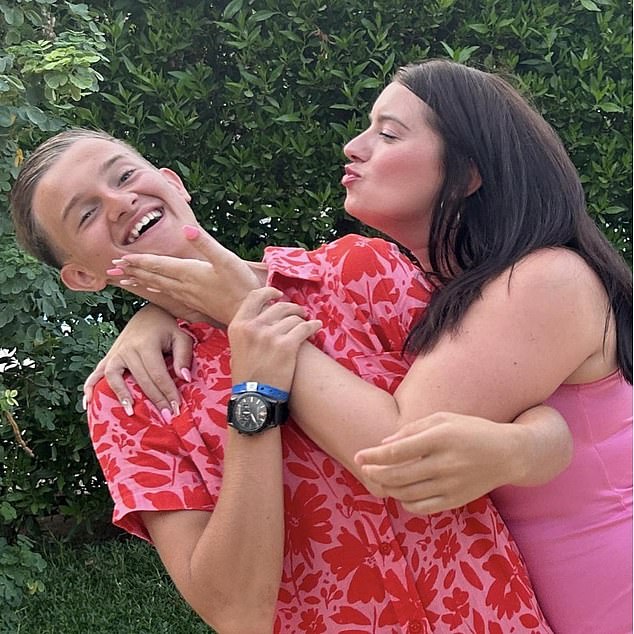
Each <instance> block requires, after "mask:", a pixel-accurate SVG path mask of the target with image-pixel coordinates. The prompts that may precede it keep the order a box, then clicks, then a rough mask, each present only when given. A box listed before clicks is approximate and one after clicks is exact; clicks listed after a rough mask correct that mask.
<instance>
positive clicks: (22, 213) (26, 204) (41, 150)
mask: <svg viewBox="0 0 634 634" xmlns="http://www.w3.org/2000/svg"><path fill="white" fill-rule="evenodd" d="M84 139H100V140H103V141H110V142H112V143H117V144H118V145H122V146H123V147H125V148H127V149H128V150H129V151H130V152H133V153H134V154H136V155H137V156H139V157H141V158H143V157H142V156H141V154H139V152H138V151H137V150H136V149H134V148H133V147H132V146H130V145H128V144H127V143H126V142H125V141H121V140H120V139H117V138H116V137H113V136H112V135H110V134H108V133H107V132H104V131H103V130H90V129H87V128H73V129H71V130H66V131H64V132H60V133H59V134H56V135H55V136H52V137H51V138H49V139H47V140H46V141H44V143H42V144H41V145H39V146H38V147H37V148H36V149H35V150H34V151H33V152H32V153H31V154H30V156H29V157H28V158H27V160H26V161H25V162H24V165H23V166H22V169H21V170H20V172H19V174H18V177H17V179H16V181H15V184H14V185H13V187H12V188H11V194H10V198H9V202H10V208H11V219H12V220H13V226H14V227H15V234H16V237H17V240H18V243H19V244H20V246H21V247H22V248H23V249H24V250H25V251H27V252H28V253H30V254H31V255H32V256H34V257H36V258H37V259H38V260H40V261H42V262H44V263H45V264H48V265H50V266H53V267H55V268H56V269H61V268H62V266H63V264H64V261H63V254H61V253H59V251H58V249H57V248H56V246H55V245H54V244H53V243H52V242H51V240H50V239H49V237H48V236H47V235H46V233H45V231H44V229H42V227H41V226H40V225H39V224H38V222H37V220H36V218H35V216H34V214H33V194H34V192H35V188H36V187H37V185H38V183H39V182H40V180H41V179H42V177H43V176H44V175H45V174H46V173H47V172H48V170H49V169H51V167H52V166H53V165H54V164H55V163H56V162H57V160H58V159H59V158H60V156H61V155H62V154H63V153H64V152H66V150H68V148H69V147H71V146H72V145H73V144H74V143H77V141H82V140H84ZM143 160H145V159H144V158H143Z"/></svg>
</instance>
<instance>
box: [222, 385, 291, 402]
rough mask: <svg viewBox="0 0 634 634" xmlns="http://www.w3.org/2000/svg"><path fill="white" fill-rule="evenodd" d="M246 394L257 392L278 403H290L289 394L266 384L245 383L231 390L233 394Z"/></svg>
mask: <svg viewBox="0 0 634 634" xmlns="http://www.w3.org/2000/svg"><path fill="white" fill-rule="evenodd" d="M244 392H257V393H258V394H262V395H264V396H268V397H269V398H272V399H275V400H276V401H288V392H285V391H284V390H280V389H278V388H276V387H273V386H271V385H266V383H257V382H256V381H245V382H244V383H238V384H237V385H234V386H233V387H232V388H231V393H232V394H243V393H244Z"/></svg>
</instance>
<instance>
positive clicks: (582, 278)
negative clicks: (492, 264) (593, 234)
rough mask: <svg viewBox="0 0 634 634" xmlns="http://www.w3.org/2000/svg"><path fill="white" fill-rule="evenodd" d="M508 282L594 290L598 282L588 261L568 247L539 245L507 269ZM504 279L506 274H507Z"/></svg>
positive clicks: (543, 286) (515, 284) (596, 289)
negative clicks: (535, 249) (540, 246)
mask: <svg viewBox="0 0 634 634" xmlns="http://www.w3.org/2000/svg"><path fill="white" fill-rule="evenodd" d="M508 273H509V275H510V285H511V287H513V286H522V285H529V286H533V285H535V286H538V287H541V288H544V289H548V288H554V289H558V288H561V287H562V285H563V286H565V287H570V288H573V289H576V290H582V289H586V290H587V291H589V292H596V291H598V290H601V289H602V285H601V282H600V280H599V278H598V277H597V275H596V273H595V272H594V271H593V270H592V269H591V268H590V266H589V265H588V263H587V262H586V261H585V260H584V259H583V258H582V257H581V256H580V255H579V254H577V253H575V252H574V251H571V250H570V249H564V248H549V249H539V250H538V251H534V252H533V253H530V254H529V255H527V256H526V257H524V258H523V259H521V260H520V261H519V262H517V263H516V264H515V266H514V267H512V269H510V270H509V272H508ZM506 281H507V282H508V281H509V277H508V276H506Z"/></svg>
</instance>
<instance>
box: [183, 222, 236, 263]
mask: <svg viewBox="0 0 634 634" xmlns="http://www.w3.org/2000/svg"><path fill="white" fill-rule="evenodd" d="M183 233H184V234H185V237H186V238H187V239H188V240H189V241H190V242H191V243H192V244H193V245H194V246H195V247H196V249H197V250H198V252H199V253H200V254H201V255H202V256H203V257H204V258H205V260H207V262H209V263H211V264H216V265H221V264H222V263H223V262H224V261H225V260H227V259H228V258H232V259H233V258H235V257H237V256H236V255H235V254H234V253H233V252H232V251H229V250H228V249H226V248H225V247H223V246H222V245H221V244H220V242H218V240H216V239H214V238H212V237H211V236H210V235H209V234H208V233H207V232H206V231H205V230H204V229H202V227H200V226H195V225H185V226H184V227H183Z"/></svg>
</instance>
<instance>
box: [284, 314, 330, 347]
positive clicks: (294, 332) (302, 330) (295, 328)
mask: <svg viewBox="0 0 634 634" xmlns="http://www.w3.org/2000/svg"><path fill="white" fill-rule="evenodd" d="M322 325H323V324H322V322H321V321H319V319H311V320H309V321H305V320H303V319H300V318H299V317H296V316H291V317H287V318H286V319H284V320H282V321H281V322H279V326H278V330H279V333H278V334H280V335H282V336H284V337H285V338H286V339H287V341H288V343H289V344H290V347H292V348H296V347H297V346H298V345H299V344H300V343H302V342H303V341H305V340H306V339H308V338H309V337H312V336H313V335H314V334H315V333H316V332H317V331H318V330H319V329H320V328H321V327H322Z"/></svg>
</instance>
